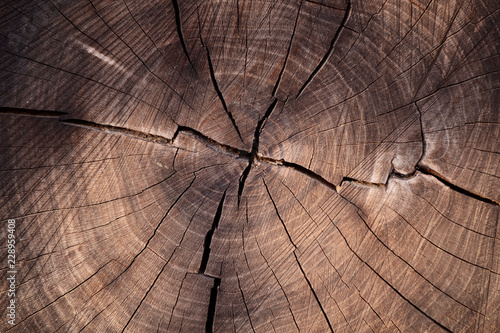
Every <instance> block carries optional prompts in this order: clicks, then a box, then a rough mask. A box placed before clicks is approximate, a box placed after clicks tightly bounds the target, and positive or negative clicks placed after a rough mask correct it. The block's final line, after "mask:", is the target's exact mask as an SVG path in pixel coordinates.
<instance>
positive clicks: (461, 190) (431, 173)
mask: <svg viewBox="0 0 500 333" xmlns="http://www.w3.org/2000/svg"><path fill="white" fill-rule="evenodd" d="M417 170H418V171H420V172H421V173H423V174H425V175H428V176H432V177H434V178H435V179H437V180H439V181H440V182H441V183H442V184H444V185H445V186H447V187H449V188H450V189H452V190H453V191H456V192H458V193H461V194H464V195H466V196H468V197H471V198H474V199H476V200H479V201H482V202H486V203H489V204H492V205H495V206H500V203H499V202H497V201H495V200H493V199H490V198H486V197H483V196H481V195H479V194H477V193H474V192H471V191H469V190H466V189H464V188H462V187H459V186H457V185H455V184H453V183H451V182H450V181H449V180H447V179H446V178H445V177H444V176H443V175H441V174H439V173H438V172H437V171H435V170H432V169H430V168H428V167H425V166H422V165H418V166H417Z"/></svg>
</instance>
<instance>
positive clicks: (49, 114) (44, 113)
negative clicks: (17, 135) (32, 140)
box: [0, 107, 67, 118]
mask: <svg viewBox="0 0 500 333" xmlns="http://www.w3.org/2000/svg"><path fill="white" fill-rule="evenodd" d="M0 113H1V114H13V115H20V116H32V117H46V118H59V117H61V116H65V115H67V113H66V112H59V111H50V110H34V109H22V108H9V107H0Z"/></svg>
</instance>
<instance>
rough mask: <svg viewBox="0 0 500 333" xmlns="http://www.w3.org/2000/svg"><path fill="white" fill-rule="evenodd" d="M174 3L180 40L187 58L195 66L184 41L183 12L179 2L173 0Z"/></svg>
mask: <svg viewBox="0 0 500 333" xmlns="http://www.w3.org/2000/svg"><path fill="white" fill-rule="evenodd" d="M172 5H173V6H174V12H175V24H176V25H177V34H178V35H179V40H180V42H181V45H182V49H183V50H184V54H185V55H186V58H187V59H188V61H189V63H190V64H191V66H192V67H193V68H194V65H193V63H192V62H191V58H190V57H189V53H188V51H187V48H186V43H185V42H184V36H183V34H182V25H181V12H180V10H179V4H178V3H177V0H172Z"/></svg>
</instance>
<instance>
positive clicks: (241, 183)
mask: <svg viewBox="0 0 500 333" xmlns="http://www.w3.org/2000/svg"><path fill="white" fill-rule="evenodd" d="M277 102H278V100H277V99H276V98H275V99H274V100H273V102H272V103H271V105H269V107H268V108H267V111H266V113H265V114H264V116H263V117H262V118H261V119H260V120H259V121H258V123H257V126H256V127H255V133H254V137H253V143H252V150H251V151H250V153H249V154H248V165H247V167H246V168H245V170H243V173H242V174H241V176H240V180H239V185H238V207H239V206H240V201H241V195H242V193H243V188H244V187H245V181H246V179H247V177H248V174H249V173H250V169H251V168H252V164H253V162H254V160H255V159H256V158H257V159H259V158H258V156H257V154H258V152H259V141H260V134H261V132H262V128H263V127H264V124H265V123H266V121H267V119H268V118H269V117H270V116H271V113H273V110H274V108H275V107H276V103H277Z"/></svg>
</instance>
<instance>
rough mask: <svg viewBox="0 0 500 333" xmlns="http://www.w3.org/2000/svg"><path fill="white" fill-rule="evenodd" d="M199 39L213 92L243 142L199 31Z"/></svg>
mask: <svg viewBox="0 0 500 333" xmlns="http://www.w3.org/2000/svg"><path fill="white" fill-rule="evenodd" d="M200 41H201V45H202V46H203V47H204V48H205V51H206V52H207V59H208V68H209V70H210V78H211V79H212V84H213V86H214V89H215V92H216V93H217V96H219V100H220V102H221V104H222V107H223V108H224V111H225V112H226V114H227V116H228V117H229V120H231V123H232V124H233V127H234V129H235V130H236V133H237V134H238V137H239V138H240V140H241V142H243V143H245V141H243V137H242V136H241V133H240V130H239V128H238V126H237V125H236V121H235V120H234V118H233V115H232V113H231V112H230V111H229V109H228V107H227V104H226V100H225V99H224V96H223V95H222V92H221V91H220V88H219V84H218V83H217V79H216V78H215V72H214V66H213V65H212V58H211V57H210V51H209V50H208V46H206V45H205V44H204V43H203V39H202V38H201V33H200Z"/></svg>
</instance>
